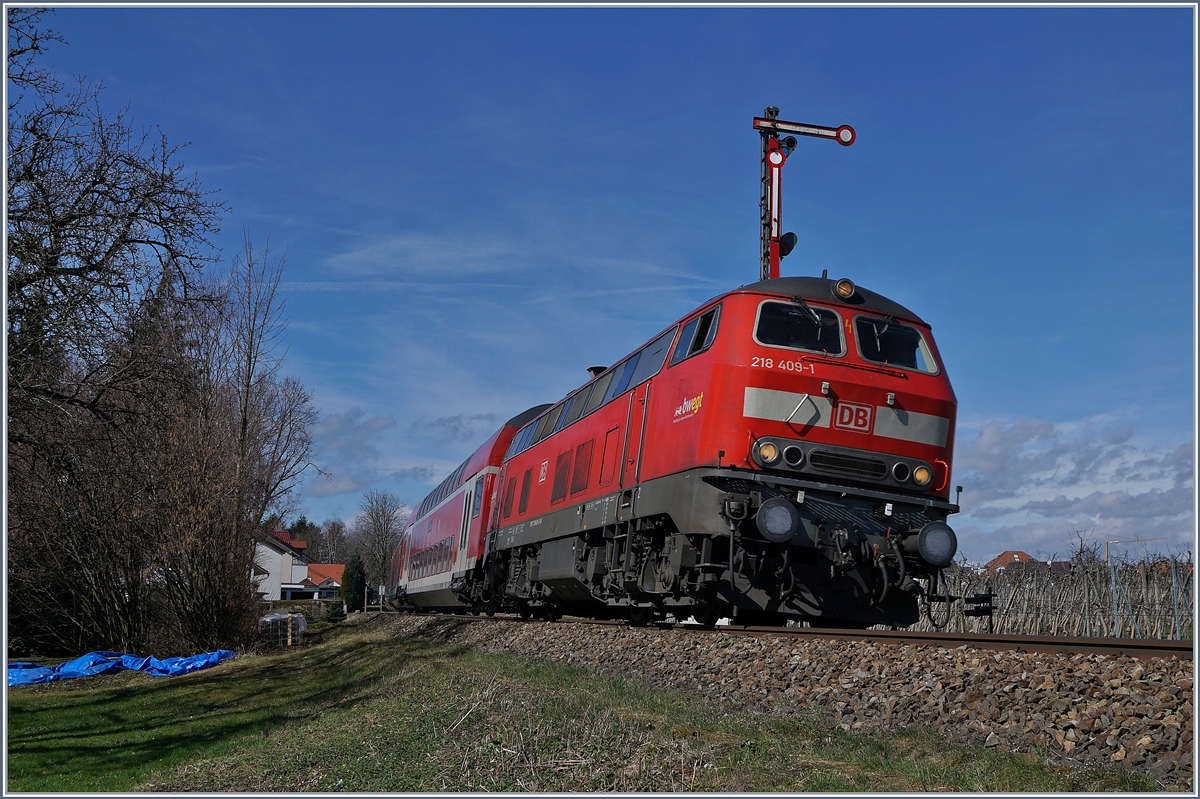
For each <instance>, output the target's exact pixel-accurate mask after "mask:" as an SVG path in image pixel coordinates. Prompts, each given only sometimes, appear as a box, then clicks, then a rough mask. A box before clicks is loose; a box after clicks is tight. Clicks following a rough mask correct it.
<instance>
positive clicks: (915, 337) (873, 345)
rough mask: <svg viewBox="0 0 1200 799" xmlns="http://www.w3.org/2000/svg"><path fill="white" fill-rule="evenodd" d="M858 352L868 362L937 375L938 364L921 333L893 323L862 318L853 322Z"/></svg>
mask: <svg viewBox="0 0 1200 799" xmlns="http://www.w3.org/2000/svg"><path fill="white" fill-rule="evenodd" d="M854 329H855V331H856V332H857V333H858V351H859V352H860V353H862V356H863V358H864V359H865V360H868V361H871V362H873V363H879V364H885V365H887V366H900V367H903V368H905V369H916V370H917V371H919V372H927V373H929V374H935V373H936V372H937V364H936V363H934V360H933V354H932V353H931V352H930V351H929V345H928V344H926V343H925V338H924V337H923V336H922V335H921V331H919V330H917V329H916V328H915V327H909V326H908V325H904V324H901V323H899V322H895V321H892V320H890V319H879V318H875V317H867V316H860V317H858V318H857V319H855V320H854Z"/></svg>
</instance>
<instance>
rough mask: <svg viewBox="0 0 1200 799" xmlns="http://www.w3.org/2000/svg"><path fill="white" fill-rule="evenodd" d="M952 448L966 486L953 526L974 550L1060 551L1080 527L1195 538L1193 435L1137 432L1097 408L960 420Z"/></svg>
mask: <svg viewBox="0 0 1200 799" xmlns="http://www.w3.org/2000/svg"><path fill="white" fill-rule="evenodd" d="M972 433H973V434H974V435H973V436H972V435H971V434H972ZM955 448H956V455H955V467H954V468H955V474H954V478H955V479H954V481H955V482H956V483H960V484H962V485H963V487H964V490H963V495H962V507H963V513H962V515H961V516H959V517H958V523H957V524H956V525H955V528H956V529H957V530H958V531H959V536H960V539H961V549H962V551H963V552H964V553H965V554H966V555H967V557H968V558H970V559H972V560H977V559H982V560H986V559H988V558H990V557H991V556H993V555H995V554H997V553H999V552H1001V551H1004V550H1007V549H1025V550H1027V551H1030V552H1031V553H1033V552H1040V553H1043V554H1054V553H1058V554H1062V553H1064V552H1066V551H1067V550H1068V549H1069V548H1070V542H1071V540H1072V539H1073V537H1074V535H1075V534H1076V532H1090V533H1091V534H1093V535H1096V536H1098V537H1100V538H1106V539H1109V540H1115V539H1125V538H1134V537H1140V538H1165V539H1166V540H1165V541H1161V542H1154V543H1153V544H1151V545H1150V547H1151V549H1152V550H1157V551H1178V550H1180V549H1182V548H1188V547H1190V546H1191V544H1192V542H1193V540H1194V537H1195V517H1194V514H1193V486H1194V480H1193V474H1194V472H1193V462H1192V444H1191V442H1184V443H1173V444H1167V445H1164V444H1159V443H1152V442H1147V441H1143V440H1139V439H1138V438H1137V437H1136V436H1135V435H1134V430H1133V428H1132V427H1130V426H1129V425H1128V424H1125V423H1122V422H1120V421H1118V420H1117V419H1115V418H1114V417H1111V416H1100V417H1094V418H1090V419H1084V420H1079V421H1073V422H1064V423H1051V422H1048V421H1046V420H1043V419H1029V418H1027V419H1016V420H1009V421H1006V422H1001V421H990V422H987V423H985V424H983V425H981V426H979V427H978V428H977V429H976V430H974V431H969V430H960V434H959V436H958V439H957V441H956V443H955Z"/></svg>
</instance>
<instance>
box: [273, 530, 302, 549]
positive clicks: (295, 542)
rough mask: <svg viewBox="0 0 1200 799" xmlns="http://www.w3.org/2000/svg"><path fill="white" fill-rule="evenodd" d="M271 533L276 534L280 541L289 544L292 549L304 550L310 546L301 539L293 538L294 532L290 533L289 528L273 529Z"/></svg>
mask: <svg viewBox="0 0 1200 799" xmlns="http://www.w3.org/2000/svg"><path fill="white" fill-rule="evenodd" d="M271 535H272V536H274V537H275V538H278V539H279V540H280V541H282V542H283V543H285V544H287V545H288V546H289V547H291V548H292V549H298V550H300V551H301V552H303V551H304V550H305V549H306V548H307V547H308V544H306V543H305V542H304V541H302V540H301V539H299V538H292V534H291V533H289V532H288V531H287V530H272V531H271Z"/></svg>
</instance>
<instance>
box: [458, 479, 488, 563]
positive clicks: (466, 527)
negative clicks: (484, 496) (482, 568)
mask: <svg viewBox="0 0 1200 799" xmlns="http://www.w3.org/2000/svg"><path fill="white" fill-rule="evenodd" d="M481 480H483V473H482V472H480V473H479V474H478V475H476V476H475V478H474V479H473V480H468V481H467V482H466V483H465V484H464V485H463V489H462V492H463V499H462V522H461V526H460V529H459V533H458V548H457V550H456V552H457V554H456V556H455V558H454V571H456V572H458V571H462V570H463V569H465V568H466V567H467V539H468V538H469V537H470V535H471V512H472V510H474V504H475V484H476V483H477V482H479V481H481Z"/></svg>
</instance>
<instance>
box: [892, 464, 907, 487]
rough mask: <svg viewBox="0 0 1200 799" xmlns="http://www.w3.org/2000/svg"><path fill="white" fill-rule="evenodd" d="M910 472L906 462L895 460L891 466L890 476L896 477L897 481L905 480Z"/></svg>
mask: <svg viewBox="0 0 1200 799" xmlns="http://www.w3.org/2000/svg"><path fill="white" fill-rule="evenodd" d="M910 473H911V472H910V471H909V468H908V464H907V463H904V462H903V461H896V465H895V466H893V467H892V477H894V478H896V482H897V483H903V482H904V481H905V480H907V479H908V475H909V474H910Z"/></svg>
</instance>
